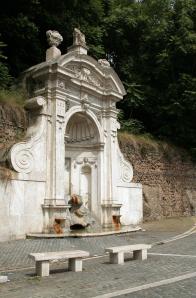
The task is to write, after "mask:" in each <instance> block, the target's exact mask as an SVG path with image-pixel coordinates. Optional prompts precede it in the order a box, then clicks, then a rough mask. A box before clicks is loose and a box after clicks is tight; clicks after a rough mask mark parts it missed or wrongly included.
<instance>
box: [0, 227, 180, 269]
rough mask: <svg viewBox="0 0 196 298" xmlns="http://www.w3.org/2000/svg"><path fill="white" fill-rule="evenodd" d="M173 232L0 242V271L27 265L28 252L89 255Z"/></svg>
mask: <svg viewBox="0 0 196 298" xmlns="http://www.w3.org/2000/svg"><path fill="white" fill-rule="evenodd" d="M173 235H174V233H173V234H172V233H165V232H162V233H154V234H153V235H152V234H151V233H150V232H134V233H130V234H122V235H119V236H116V235H111V236H103V237H89V238H88V237H87V238H63V239H36V240H32V239H28V240H17V241H11V242H3V243H0V252H1V253H0V271H2V270H5V269H11V268H20V267H28V266H32V265H33V261H32V260H30V259H29V258H28V254H29V253H33V252H46V251H60V250H66V249H70V248H71V249H82V250H88V251H89V252H90V254H91V255H101V254H103V253H104V248H105V247H108V246H114V245H123V244H128V243H141V242H144V243H152V242H156V241H159V240H161V239H166V238H168V237H170V236H173Z"/></svg>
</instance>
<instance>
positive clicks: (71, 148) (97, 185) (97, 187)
mask: <svg viewBox="0 0 196 298" xmlns="http://www.w3.org/2000/svg"><path fill="white" fill-rule="evenodd" d="M47 35H48V37H49V44H50V45H51V48H50V49H49V52H50V53H49V54H51V56H50V55H49V54H48V55H49V56H50V57H49V56H48V60H47V61H45V62H42V63H40V64H38V65H35V66H33V67H31V68H30V69H28V70H26V71H25V73H24V85H25V84H26V86H27V90H28V93H29V98H28V99H27V100H26V105H25V106H26V108H27V109H28V111H29V115H30V120H29V126H28V129H27V132H26V135H25V137H24V139H23V140H22V141H21V142H18V143H16V144H14V145H13V146H12V147H11V148H10V150H9V151H8V152H7V156H6V160H5V165H6V166H7V167H9V169H10V170H12V172H13V175H12V177H11V178H10V179H9V177H7V180H4V181H0V193H2V194H3V196H1V197H0V215H1V217H0V218H1V219H0V220H2V222H7V223H8V224H7V225H6V226H5V225H3V224H0V240H2V239H3V240H5V239H7V240H8V239H11V238H19V237H25V234H26V233H41V232H42V233H51V232H52V233H54V230H55V232H56V233H62V232H63V230H64V229H66V228H67V226H66V225H67V221H68V209H69V207H70V206H69V205H68V200H69V198H70V197H71V196H72V195H73V194H78V195H80V196H81V197H82V201H83V202H84V208H83V210H77V212H76V211H75V212H73V216H72V220H73V217H75V219H74V220H73V222H74V221H75V224H78V221H79V220H80V225H81V226H87V225H88V224H89V221H90V220H92V218H96V220H97V221H98V222H99V224H101V225H102V226H104V227H109V228H112V227H113V224H114V221H113V218H114V216H115V218H116V217H118V218H121V222H122V224H124V225H129V224H138V223H139V222H140V221H141V220H142V187H141V184H138V183H132V182H131V181H132V178H133V169H132V165H131V164H130V163H129V162H127V161H126V160H125V159H124V157H123V155H122V153H121V152H120V149H119V146H118V141H117V130H118V129H119V128H120V125H119V123H118V120H117V114H118V110H117V109H116V103H117V102H118V101H120V100H122V99H123V96H124V95H125V94H126V92H125V89H124V87H123V84H122V82H121V81H120V79H119V78H118V76H117V74H116V73H115V72H114V70H113V69H112V67H109V65H108V63H107V62H106V61H102V63H101V64H100V63H98V61H96V60H94V59H93V58H91V57H89V56H88V55H87V47H86V42H85V36H84V35H83V34H82V33H81V32H80V31H79V30H75V31H74V41H73V46H72V47H71V48H69V51H68V53H67V54H65V55H60V53H59V52H58V50H57V48H56V46H58V44H59V42H60V41H61V37H60V35H59V33H58V32H54V31H49V32H48V34H47ZM53 50H54V51H53ZM56 54H59V55H60V56H58V55H57V56H56ZM50 58H51V59H50ZM53 58H55V59H53ZM105 66H107V67H105ZM121 206H122V209H121ZM85 208H86V209H85ZM82 213H83V216H81V215H82ZM91 214H92V215H93V217H91V216H90V215H91ZM84 215H85V216H84ZM0 223H1V222H0ZM62 223H64V227H63V225H61V224H62Z"/></svg>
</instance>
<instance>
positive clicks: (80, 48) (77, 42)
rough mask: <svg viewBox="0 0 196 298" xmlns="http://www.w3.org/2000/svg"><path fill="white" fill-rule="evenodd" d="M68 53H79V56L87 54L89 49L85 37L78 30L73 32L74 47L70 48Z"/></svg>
mask: <svg viewBox="0 0 196 298" xmlns="http://www.w3.org/2000/svg"><path fill="white" fill-rule="evenodd" d="M67 50H68V52H77V53H79V54H85V55H86V54H87V50H88V47H87V45H86V40H85V35H84V34H83V33H82V32H81V31H80V30H79V29H78V28H74V31H73V45H72V46H71V47H69V48H68V49H67Z"/></svg>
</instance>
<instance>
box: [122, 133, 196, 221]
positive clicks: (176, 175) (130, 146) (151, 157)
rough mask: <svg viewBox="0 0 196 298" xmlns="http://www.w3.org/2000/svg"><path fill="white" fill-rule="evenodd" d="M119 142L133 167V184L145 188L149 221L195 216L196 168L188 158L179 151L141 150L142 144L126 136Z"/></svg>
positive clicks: (144, 196) (144, 193)
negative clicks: (136, 182)
mask: <svg viewBox="0 0 196 298" xmlns="http://www.w3.org/2000/svg"><path fill="white" fill-rule="evenodd" d="M119 140H120V147H121V150H122V152H123V153H124V155H125V157H126V158H127V160H129V161H130V162H131V163H132V165H133V168H134V176H133V181H139V182H141V183H142V185H143V208H144V218H145V219H146V220H153V219H159V218H161V217H172V216H182V215H184V216H187V215H195V212H196V165H195V164H194V163H193V162H192V161H191V160H190V159H189V158H188V157H186V158H185V157H184V156H183V153H180V152H179V151H178V150H177V149H175V150H174V149H173V152H170V153H167V152H164V151H163V150H161V148H159V147H158V146H157V148H153V146H151V147H150V146H148V148H147V149H146V148H145V145H144V146H143V149H141V148H139V146H140V145H139V143H138V145H137V144H134V142H133V141H130V139H129V140H128V139H126V138H123V136H121V137H120V138H119ZM142 150H143V152H142ZM144 150H145V152H144ZM170 151H171V150H170ZM166 153H167V154H166Z"/></svg>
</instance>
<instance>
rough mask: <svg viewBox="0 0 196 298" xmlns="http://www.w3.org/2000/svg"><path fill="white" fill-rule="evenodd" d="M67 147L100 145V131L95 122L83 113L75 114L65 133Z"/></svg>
mask: <svg viewBox="0 0 196 298" xmlns="http://www.w3.org/2000/svg"><path fill="white" fill-rule="evenodd" d="M65 136H66V144H67V147H70V146H71V147H74V146H77V147H78V146H83V145H88V146H91V145H95V144H98V143H100V136H99V131H98V129H97V127H96V124H95V123H94V121H93V120H92V119H91V118H90V117H89V116H88V115H87V114H86V113H83V112H77V113H75V114H73V115H72V116H71V117H70V119H69V121H68V123H67V126H66V131H65Z"/></svg>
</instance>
